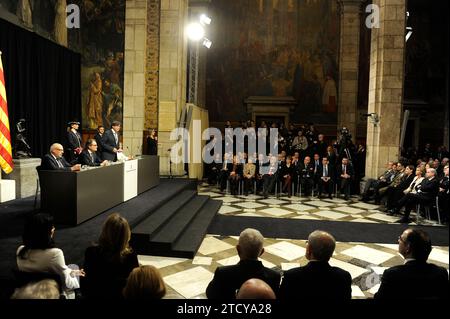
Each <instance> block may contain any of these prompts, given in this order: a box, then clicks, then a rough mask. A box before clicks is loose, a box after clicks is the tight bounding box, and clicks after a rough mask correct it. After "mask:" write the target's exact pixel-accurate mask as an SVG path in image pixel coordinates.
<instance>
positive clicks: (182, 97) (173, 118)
mask: <svg viewBox="0 0 450 319" xmlns="http://www.w3.org/2000/svg"><path fill="white" fill-rule="evenodd" d="M187 17H188V0H162V1H161V20H160V23H161V31H160V60H159V65H160V68H159V113H158V142H159V145H158V155H159V156H160V171H161V174H163V175H167V174H168V172H169V156H170V153H169V152H168V150H169V149H170V148H171V147H172V146H173V144H174V143H175V142H174V141H171V140H170V133H171V131H172V130H173V129H174V128H175V127H176V126H177V125H178V122H179V119H180V113H181V110H182V109H183V107H184V106H185V104H186V81H187V79H186V77H187V38H186V36H185V33H184V27H185V25H186V23H187ZM172 173H173V174H182V173H183V165H182V164H179V165H176V166H175V165H173V167H172Z"/></svg>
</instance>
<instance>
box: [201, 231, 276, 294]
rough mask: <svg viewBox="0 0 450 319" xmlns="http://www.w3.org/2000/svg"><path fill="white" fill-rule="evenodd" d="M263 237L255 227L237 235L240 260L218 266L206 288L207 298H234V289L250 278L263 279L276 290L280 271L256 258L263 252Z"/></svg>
mask: <svg viewBox="0 0 450 319" xmlns="http://www.w3.org/2000/svg"><path fill="white" fill-rule="evenodd" d="M263 245H264V237H263V236H262V235H261V233H260V232H259V231H257V230H255V229H251V228H248V229H245V230H244V231H243V232H242V233H241V234H240V236H239V243H238V244H237V246H236V249H237V252H238V254H239V258H240V261H239V263H238V264H237V265H233V266H223V267H218V268H217V269H216V272H215V274H214V278H213V280H212V281H211V282H210V283H209V285H208V287H207V289H206V296H207V297H208V299H234V298H236V290H237V289H239V288H240V287H241V286H242V284H243V283H244V282H245V281H247V280H248V279H251V278H257V279H261V280H263V281H265V282H266V283H267V284H268V285H269V286H270V287H271V288H272V290H273V291H274V292H275V294H276V293H277V292H278V287H279V284H280V273H278V272H277V271H275V270H272V269H269V268H266V267H264V266H263V264H262V262H261V261H259V260H258V257H260V256H261V255H262V254H263V253H264V248H263Z"/></svg>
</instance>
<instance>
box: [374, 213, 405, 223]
mask: <svg viewBox="0 0 450 319" xmlns="http://www.w3.org/2000/svg"><path fill="white" fill-rule="evenodd" d="M366 217H367V218H371V219H376V220H381V221H383V222H388V223H395V222H396V221H397V220H398V219H399V217H398V216H389V215H386V214H382V213H377V214H371V215H367V216H366Z"/></svg>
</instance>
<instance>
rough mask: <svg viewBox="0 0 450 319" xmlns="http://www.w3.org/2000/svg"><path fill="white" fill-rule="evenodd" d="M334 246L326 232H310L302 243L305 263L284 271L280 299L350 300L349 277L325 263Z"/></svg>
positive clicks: (330, 236) (331, 238)
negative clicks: (306, 241) (304, 246)
mask: <svg viewBox="0 0 450 319" xmlns="http://www.w3.org/2000/svg"><path fill="white" fill-rule="evenodd" d="M335 247H336V241H335V239H334V237H333V236H332V235H330V234H329V233H326V232H324V231H315V232H313V233H311V234H310V235H309V237H308V244H307V246H306V258H307V259H308V260H309V263H308V264H307V265H306V266H304V267H298V268H294V269H291V270H288V271H287V272H285V273H284V277H283V281H282V283H281V287H280V293H279V297H280V299H298V300H304V299H315V300H323V299H327V300H345V299H347V300H350V299H351V298H352V287H351V285H352V277H351V276H350V274H349V273H348V272H347V271H345V270H343V269H340V268H338V267H332V266H330V264H329V263H328V261H329V260H330V258H331V256H332V255H333V252H334V249H335Z"/></svg>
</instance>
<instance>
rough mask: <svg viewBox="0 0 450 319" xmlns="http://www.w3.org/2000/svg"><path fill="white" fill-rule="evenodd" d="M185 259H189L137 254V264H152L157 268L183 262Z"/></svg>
mask: <svg viewBox="0 0 450 319" xmlns="http://www.w3.org/2000/svg"><path fill="white" fill-rule="evenodd" d="M187 260H189V259H184V258H172V257H159V256H143V255H139V256H138V261H139V264H141V265H150V266H154V267H156V268H158V269H161V268H164V267H169V266H173V265H176V264H179V263H182V262H185V261H187Z"/></svg>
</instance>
